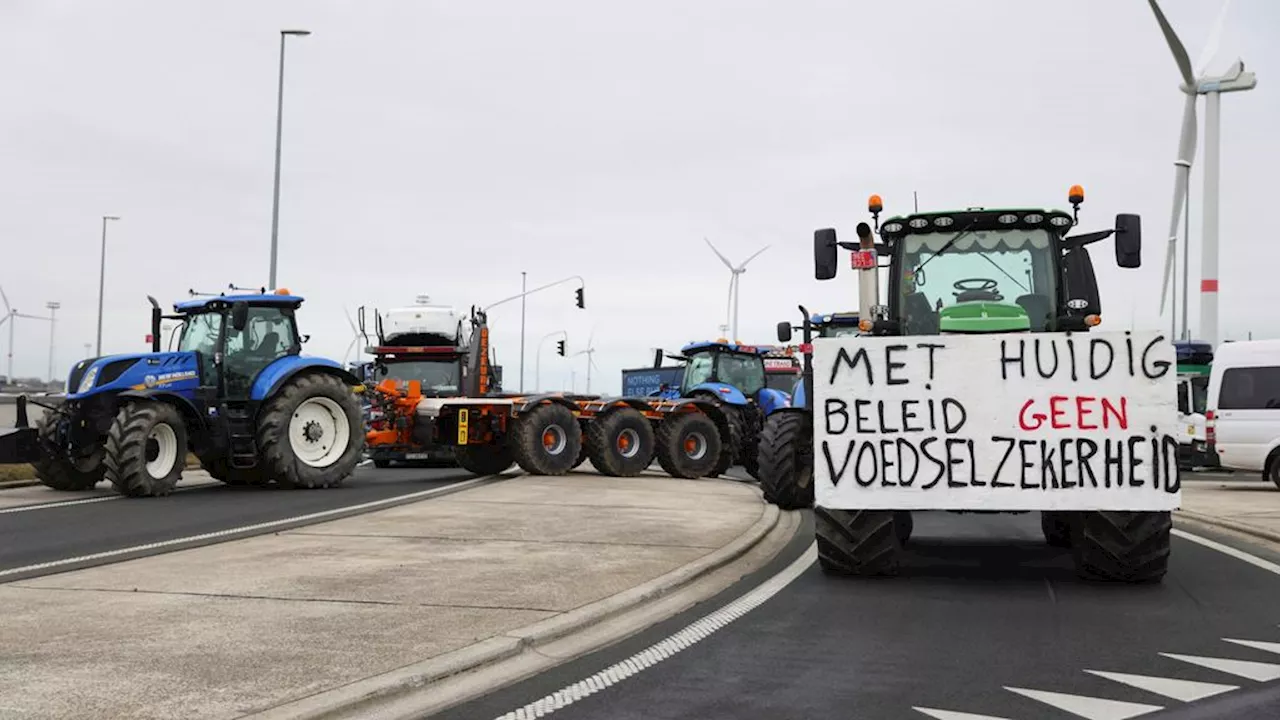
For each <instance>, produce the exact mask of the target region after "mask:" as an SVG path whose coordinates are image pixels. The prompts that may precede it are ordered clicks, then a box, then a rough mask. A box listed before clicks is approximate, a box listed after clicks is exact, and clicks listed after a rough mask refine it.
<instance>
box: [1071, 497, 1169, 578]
mask: <svg viewBox="0 0 1280 720" xmlns="http://www.w3.org/2000/svg"><path fill="white" fill-rule="evenodd" d="M1172 529H1173V518H1172V516H1171V514H1170V513H1169V512H1167V511H1164V512H1129V511H1090V512H1082V513H1080V514H1079V515H1078V516H1077V521H1076V522H1075V523H1074V525H1073V527H1072V537H1071V549H1072V551H1073V556H1074V560H1075V565H1076V572H1077V573H1078V574H1079V575H1080V576H1081V577H1083V578H1085V579H1087V580H1106V581H1112V582H1127V583H1151V582H1159V581H1160V580H1162V579H1163V578H1164V576H1165V573H1166V572H1167V571H1168V569H1169V540H1170V531H1171V530H1172Z"/></svg>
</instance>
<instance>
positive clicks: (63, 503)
mask: <svg viewBox="0 0 1280 720" xmlns="http://www.w3.org/2000/svg"><path fill="white" fill-rule="evenodd" d="M221 484H222V483H219V482H203V483H196V484H194V485H183V486H182V487H178V488H174V489H173V491H174V492H175V493H179V492H185V491H187V490H196V489H198V488H207V487H213V486H215V485H221ZM123 499H125V496H124V495H118V494H117V495H95V496H94V497H90V498H81V499H79V500H57V501H54V502H47V503H33V504H31V505H19V506H17V507H11V508H5V509H3V510H0V515H7V514H9V513H20V512H32V511H33V510H53V509H56V508H63V507H71V506H72V505H87V504H88V503H99V502H106V501H108V500H123Z"/></svg>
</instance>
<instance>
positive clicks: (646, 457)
mask: <svg viewBox="0 0 1280 720" xmlns="http://www.w3.org/2000/svg"><path fill="white" fill-rule="evenodd" d="M624 426H625V427H630V428H631V429H633V430H635V431H636V434H637V435H639V436H640V451H639V452H638V453H637V454H636V456H635V457H633V458H624V457H622V456H621V455H619V454H618V453H617V452H615V450H616V448H617V445H616V442H615V440H614V438H615V436H616V435H617V434H618V433H619V432H620V431H621V430H623V429H624ZM584 440H585V442H583V447H584V449H585V451H586V453H587V456H588V457H589V458H590V459H591V464H592V465H594V466H595V468H596V470H599V471H600V473H601V474H602V475H607V476H609V477H635V476H637V475H639V474H640V473H642V472H644V470H645V468H647V467H649V464H650V463H651V462H653V454H654V442H655V438H654V432H653V426H651V425H650V424H649V420H648V419H647V418H645V416H644V415H642V414H641V413H640V411H639V410H636V409H635V408H630V407H626V408H618V409H617V410H614V411H612V412H610V413H609V414H607V415H605V416H604V417H603V418H598V419H595V420H592V421H591V422H590V423H588V424H587V434H586V438H585V439H584Z"/></svg>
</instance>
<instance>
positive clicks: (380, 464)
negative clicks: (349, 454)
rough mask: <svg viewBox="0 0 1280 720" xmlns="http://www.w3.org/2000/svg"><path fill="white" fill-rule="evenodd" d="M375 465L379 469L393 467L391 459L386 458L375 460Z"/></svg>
mask: <svg viewBox="0 0 1280 720" xmlns="http://www.w3.org/2000/svg"><path fill="white" fill-rule="evenodd" d="M373 466H374V467H376V468H378V469H379V470H386V469H387V468H389V467H391V461H390V460H387V459H386V458H378V459H377V460H374V461H373Z"/></svg>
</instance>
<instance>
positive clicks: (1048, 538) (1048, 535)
mask: <svg viewBox="0 0 1280 720" xmlns="http://www.w3.org/2000/svg"><path fill="white" fill-rule="evenodd" d="M1040 532H1042V533H1043V534H1044V541H1045V542H1046V543H1048V544H1049V546H1050V547H1059V548H1066V547H1071V519H1070V516H1069V515H1068V514H1067V513H1065V512H1051V511H1048V510H1043V511H1041V512H1040Z"/></svg>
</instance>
